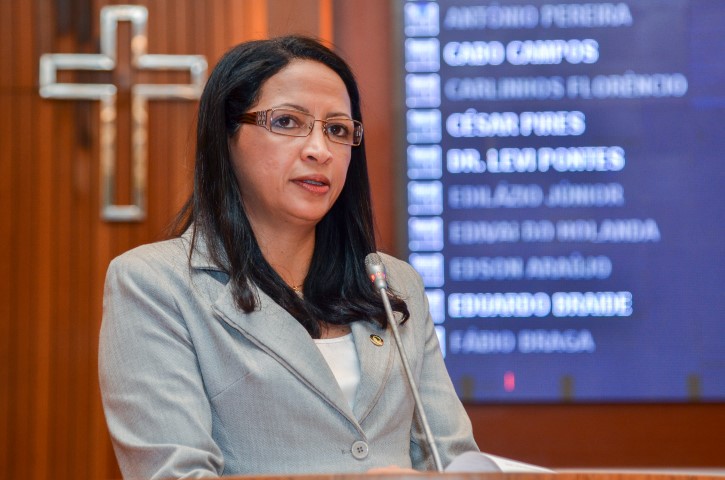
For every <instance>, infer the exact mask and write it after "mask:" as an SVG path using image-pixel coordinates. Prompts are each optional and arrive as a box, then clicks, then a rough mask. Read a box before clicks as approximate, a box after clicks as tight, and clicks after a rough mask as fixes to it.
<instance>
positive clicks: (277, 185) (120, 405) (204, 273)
mask: <svg viewBox="0 0 725 480" xmlns="http://www.w3.org/2000/svg"><path fill="white" fill-rule="evenodd" d="M361 121H362V119H361V114H360V99H359V94H358V89H357V85H356V83H355V80H354V77H353V75H352V72H351V71H350V69H349V67H348V66H347V65H346V64H345V62H344V61H343V60H342V59H340V58H339V57H338V56H337V55H336V54H334V53H333V52H332V51H330V50H329V49H327V48H326V47H324V46H322V45H320V44H319V43H317V42H316V41H314V40H311V39H306V38H302V37H284V38H278V39H273V40H265V41H255V42H249V43H245V44H242V45H239V46H237V47H235V48H233V49H232V50H230V51H229V52H228V53H227V54H226V55H225V56H224V57H223V58H222V59H221V60H220V62H219V64H218V65H217V66H216V67H215V69H214V71H213V72H212V74H211V76H210V78H209V81H208V83H207V86H206V87H205V90H204V93H203V95H202V99H201V102H200V106H199V118H198V127H197V128H198V131H197V153H196V167H195V176H194V191H193V194H192V196H191V198H190V200H189V201H188V202H187V204H186V205H185V207H184V208H183V210H182V212H181V213H180V215H179V217H178V219H177V223H176V232H175V233H176V236H175V238H173V239H171V240H167V241H164V242H160V243H156V244H151V245H146V246H142V247H139V248H137V249H134V250H132V251H130V252H127V253H126V254H124V255H122V256H120V257H119V258H117V259H115V260H114V261H113V262H112V263H111V265H110V267H109V270H108V275H107V280H106V290H105V298H104V317H103V324H102V328H101V343H100V362H99V363H100V379H101V390H102V394H103V403H104V409H105V412H106V418H107V422H108V427H109V430H110V432H111V437H112V439H113V443H114V448H115V451H116V455H117V457H118V460H119V464H120V466H121V469H122V471H123V474H124V475H125V476H128V477H183V476H202V475H206V476H216V475H232V474H281V473H322V472H359V471H368V470H370V469H372V468H380V467H385V466H388V465H398V466H400V467H404V468H410V467H413V468H416V469H431V468H433V464H432V460H431V458H430V452H429V449H428V447H427V446H426V443H425V437H424V434H423V432H422V429H421V428H420V425H419V424H418V421H417V419H416V417H415V415H414V404H413V399H412V396H411V394H410V391H409V387H408V385H407V383H406V380H405V378H404V372H403V370H402V367H401V363H400V361H399V359H398V357H397V352H396V349H395V346H394V341H393V338H392V335H391V334H390V333H389V329H388V325H387V320H386V317H385V313H384V309H383V306H382V303H381V302H380V298H379V297H378V294H377V293H376V292H375V291H374V289H373V287H372V285H371V283H370V281H369V279H368V278H367V275H366V274H365V267H364V259H365V256H366V255H367V254H369V253H371V252H374V251H375V239H374V234H373V221H372V212H371V207H370V189H369V184H368V177H367V167H366V160H365V147H364V141H363V138H362V132H363V131H362V123H361ZM383 259H384V263H385V264H386V268H387V270H388V276H389V280H390V285H391V291H392V292H395V293H391V294H390V298H391V303H392V305H393V309H394V311H395V312H396V319H397V320H398V321H399V322H401V326H400V334H401V337H402V339H403V342H404V343H405V348H406V350H407V352H408V354H409V356H410V357H411V358H410V363H411V367H412V370H413V372H414V374H415V375H416V377H417V382H418V385H419V387H420V391H421V398H422V399H423V401H424V403H425V404H426V413H427V416H428V419H429V421H430V423H431V429H432V431H433V434H434V435H435V436H436V439H437V445H438V449H439V452H440V455H441V458H442V461H443V463H444V464H447V463H448V462H450V460H451V459H452V458H453V457H454V456H456V455H457V454H459V453H461V452H464V451H469V450H477V447H476V445H475V442H474V440H473V437H472V434H471V427H470V422H469V420H468V418H467V416H466V414H465V412H464V410H463V408H462V406H461V404H460V402H459V400H458V398H457V397H456V394H455V392H454V389H453V387H452V385H451V382H450V379H449V377H448V374H447V372H446V369H445V366H444V364H443V360H442V357H441V354H440V350H439V346H438V341H437V337H436V335H435V332H434V329H433V325H432V322H431V319H430V315H429V313H428V306H427V302H426V297H425V294H424V291H423V286H422V282H421V280H420V277H419V276H418V275H417V274H416V273H415V272H414V271H413V269H412V268H411V267H410V266H409V265H407V264H406V263H404V262H401V261H399V260H396V259H394V258H392V257H389V256H385V255H383Z"/></svg>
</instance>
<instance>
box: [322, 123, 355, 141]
mask: <svg viewBox="0 0 725 480" xmlns="http://www.w3.org/2000/svg"><path fill="white" fill-rule="evenodd" d="M327 132H328V133H329V134H330V135H334V136H335V137H343V138H347V137H349V136H350V127H348V126H347V125H345V124H344V123H328V124H327Z"/></svg>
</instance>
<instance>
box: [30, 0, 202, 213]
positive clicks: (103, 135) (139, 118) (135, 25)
mask: <svg viewBox="0 0 725 480" xmlns="http://www.w3.org/2000/svg"><path fill="white" fill-rule="evenodd" d="M147 20H148V10H147V9H146V7H142V6H138V5H114V6H107V7H103V8H102V9H101V53H100V54H80V53H46V54H43V55H41V57H40V96H41V97H43V98H59V99H71V100H98V101H100V116H101V128H100V150H101V159H100V160H101V168H100V171H101V218H103V219H104V220H107V221H112V222H119V221H141V220H143V219H144V218H145V217H146V186H147V178H146V177H147V168H146V166H147V161H148V159H147V156H148V153H147V148H148V146H147V123H148V114H147V107H148V100H156V99H183V100H196V99H198V98H199V97H200V96H201V92H202V89H203V88H204V82H205V81H206V71H207V62H206V58H205V57H204V56H203V55H154V54H148V53H146V44H147V36H146V24H147ZM119 22H131V64H132V65H133V67H135V68H137V69H139V70H187V71H189V73H190V74H191V83H189V84H135V85H132V87H131V117H132V126H131V132H132V133H131V142H132V149H131V151H132V158H131V179H132V180H131V183H132V185H131V198H132V203H131V204H130V205H116V204H115V201H114V199H115V187H116V86H115V85H113V84H98V83H58V82H57V80H56V72H57V71H58V70H97V71H111V70H113V69H114V68H115V67H116V36H117V27H118V23H119Z"/></svg>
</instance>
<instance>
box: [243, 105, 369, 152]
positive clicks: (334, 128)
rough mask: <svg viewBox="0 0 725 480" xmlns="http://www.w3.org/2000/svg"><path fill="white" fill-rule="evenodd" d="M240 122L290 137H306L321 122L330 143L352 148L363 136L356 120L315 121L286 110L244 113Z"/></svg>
mask: <svg viewBox="0 0 725 480" xmlns="http://www.w3.org/2000/svg"><path fill="white" fill-rule="evenodd" d="M240 122H241V123H249V124H252V125H257V126H258V127H264V128H266V129H267V130H269V131H270V132H272V133H278V134H280V135H288V136H291V137H306V136H308V135H309V134H310V132H312V129H313V128H314V127H315V122H321V123H322V131H323V132H324V133H325V136H326V137H327V138H329V139H330V141H333V142H335V143H341V144H343V145H351V146H353V147H357V146H358V145H360V142H362V135H363V126H362V123H360V122H358V121H357V120H353V119H351V118H347V117H338V118H328V119H327V120H317V119H316V118H315V117H313V116H312V115H310V114H309V113H305V112H300V111H299V110H290V109H286V108H272V109H270V110H261V111H259V112H249V113H245V114H244V115H242V116H241V118H240Z"/></svg>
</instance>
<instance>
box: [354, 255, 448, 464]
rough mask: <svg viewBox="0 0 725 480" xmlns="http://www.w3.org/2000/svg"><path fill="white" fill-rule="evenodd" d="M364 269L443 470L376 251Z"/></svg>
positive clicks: (424, 429) (431, 445)
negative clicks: (383, 310)
mask: <svg viewBox="0 0 725 480" xmlns="http://www.w3.org/2000/svg"><path fill="white" fill-rule="evenodd" d="M365 270H366V271H367V273H368V276H369V277H370V280H371V281H372V282H373V285H375V288H376V289H377V290H378V291H380V297H381V298H382V299H383V305H384V306H385V314H386V315H387V317H388V324H389V325H390V328H391V330H392V331H393V337H394V338H395V344H396V345H397V347H398V354H399V355H400V360H401V362H402V363H403V370H405V376H406V378H407V379H408V385H409V386H410V390H411V391H412V392H413V400H414V401H415V409H416V410H417V411H418V418H420V423H421V424H423V431H424V432H425V439H426V441H427V442H428V446H429V447H430V451H431V453H432V454H433V462H434V463H435V466H436V470H438V472H439V473H442V472H443V465H441V458H440V456H439V455H438V448H437V447H436V444H435V440H433V433H432V432H431V431H430V424H428V418H427V417H426V416H425V410H424V409H423V402H422V401H421V400H420V395H419V394H418V387H417V385H416V384H415V379H414V378H413V373H412V372H411V371H410V364H409V363H408V356H407V355H406V353H405V348H404V347H403V342H402V341H401V340H400V333H398V324H397V322H396V321H395V318H394V317H393V309H392V308H391V307H390V299H389V298H388V293H387V289H388V281H387V278H386V276H385V265H383V261H382V260H381V259H380V255H378V254H377V253H370V254H368V255H367V256H366V257H365Z"/></svg>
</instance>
